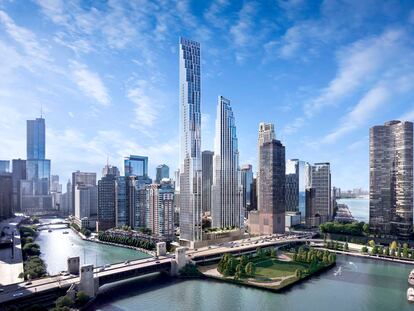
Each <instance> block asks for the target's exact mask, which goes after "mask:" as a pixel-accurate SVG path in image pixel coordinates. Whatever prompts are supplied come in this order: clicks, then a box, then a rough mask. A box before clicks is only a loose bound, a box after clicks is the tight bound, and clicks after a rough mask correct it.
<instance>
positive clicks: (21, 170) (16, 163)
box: [12, 159, 26, 212]
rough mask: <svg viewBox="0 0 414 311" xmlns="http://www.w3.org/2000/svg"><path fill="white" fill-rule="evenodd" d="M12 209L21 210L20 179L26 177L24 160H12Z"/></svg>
mask: <svg viewBox="0 0 414 311" xmlns="http://www.w3.org/2000/svg"><path fill="white" fill-rule="evenodd" d="M12 171H13V172H12V179H13V211H14V212H20V211H21V197H20V181H21V180H25V179H26V160H22V159H13V160H12Z"/></svg>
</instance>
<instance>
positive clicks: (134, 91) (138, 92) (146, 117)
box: [127, 80, 162, 131]
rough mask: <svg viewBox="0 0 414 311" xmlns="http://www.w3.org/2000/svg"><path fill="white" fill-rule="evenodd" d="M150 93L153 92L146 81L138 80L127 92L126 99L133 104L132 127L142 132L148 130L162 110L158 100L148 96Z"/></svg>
mask: <svg viewBox="0 0 414 311" xmlns="http://www.w3.org/2000/svg"><path fill="white" fill-rule="evenodd" d="M151 91H153V90H152V87H151V85H150V83H149V82H148V81H145V80H138V81H137V82H136V83H135V85H134V87H132V88H130V89H129V90H128V92H127V97H128V98H129V99H130V100H131V101H132V102H133V103H134V104H135V108H134V112H135V120H134V122H133V125H132V126H133V127H134V128H137V129H140V130H142V131H148V130H150V128H151V127H152V126H153V125H154V123H155V121H156V120H157V118H158V113H159V111H161V109H162V107H160V105H159V102H158V100H159V99H158V98H157V97H152V96H151V97H150V96H149V95H148V92H151Z"/></svg>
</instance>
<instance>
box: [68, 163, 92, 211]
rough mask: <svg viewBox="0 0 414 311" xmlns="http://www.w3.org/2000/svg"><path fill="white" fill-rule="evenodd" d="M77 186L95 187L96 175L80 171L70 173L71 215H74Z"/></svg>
mask: <svg viewBox="0 0 414 311" xmlns="http://www.w3.org/2000/svg"><path fill="white" fill-rule="evenodd" d="M77 185H82V186H96V173H87V172H80V171H76V172H73V173H72V212H71V213H72V215H75V189H76V186H77Z"/></svg>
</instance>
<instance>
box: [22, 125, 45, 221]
mask: <svg viewBox="0 0 414 311" xmlns="http://www.w3.org/2000/svg"><path fill="white" fill-rule="evenodd" d="M45 129H46V126H45V119H44V118H42V117H41V118H37V119H36V120H27V145H26V147H27V150H26V151H27V160H26V179H25V180H21V181H20V186H21V189H20V190H21V191H20V204H21V209H22V211H24V212H25V213H27V214H41V213H44V212H47V211H48V210H51V209H52V197H51V195H50V160H48V159H45V151H46V138H45Z"/></svg>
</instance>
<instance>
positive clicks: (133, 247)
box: [69, 226, 156, 257]
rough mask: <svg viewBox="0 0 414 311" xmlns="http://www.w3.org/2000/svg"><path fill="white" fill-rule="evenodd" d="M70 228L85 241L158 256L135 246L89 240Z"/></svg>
mask: <svg viewBox="0 0 414 311" xmlns="http://www.w3.org/2000/svg"><path fill="white" fill-rule="evenodd" d="M69 227H70V229H72V230H73V231H74V232H75V233H76V234H77V235H78V236H79V237H80V238H81V239H82V240H84V241H88V242H93V243H98V244H105V245H111V246H116V247H123V248H129V249H133V250H136V251H139V252H141V253H145V254H147V255H150V256H152V257H155V255H156V253H155V252H154V251H149V250H147V249H143V248H139V247H135V246H129V245H123V244H117V243H112V242H105V241H101V240H99V239H91V238H87V237H86V236H84V235H83V234H82V233H81V232H79V231H77V230H76V229H75V228H73V227H72V226H69Z"/></svg>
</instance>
